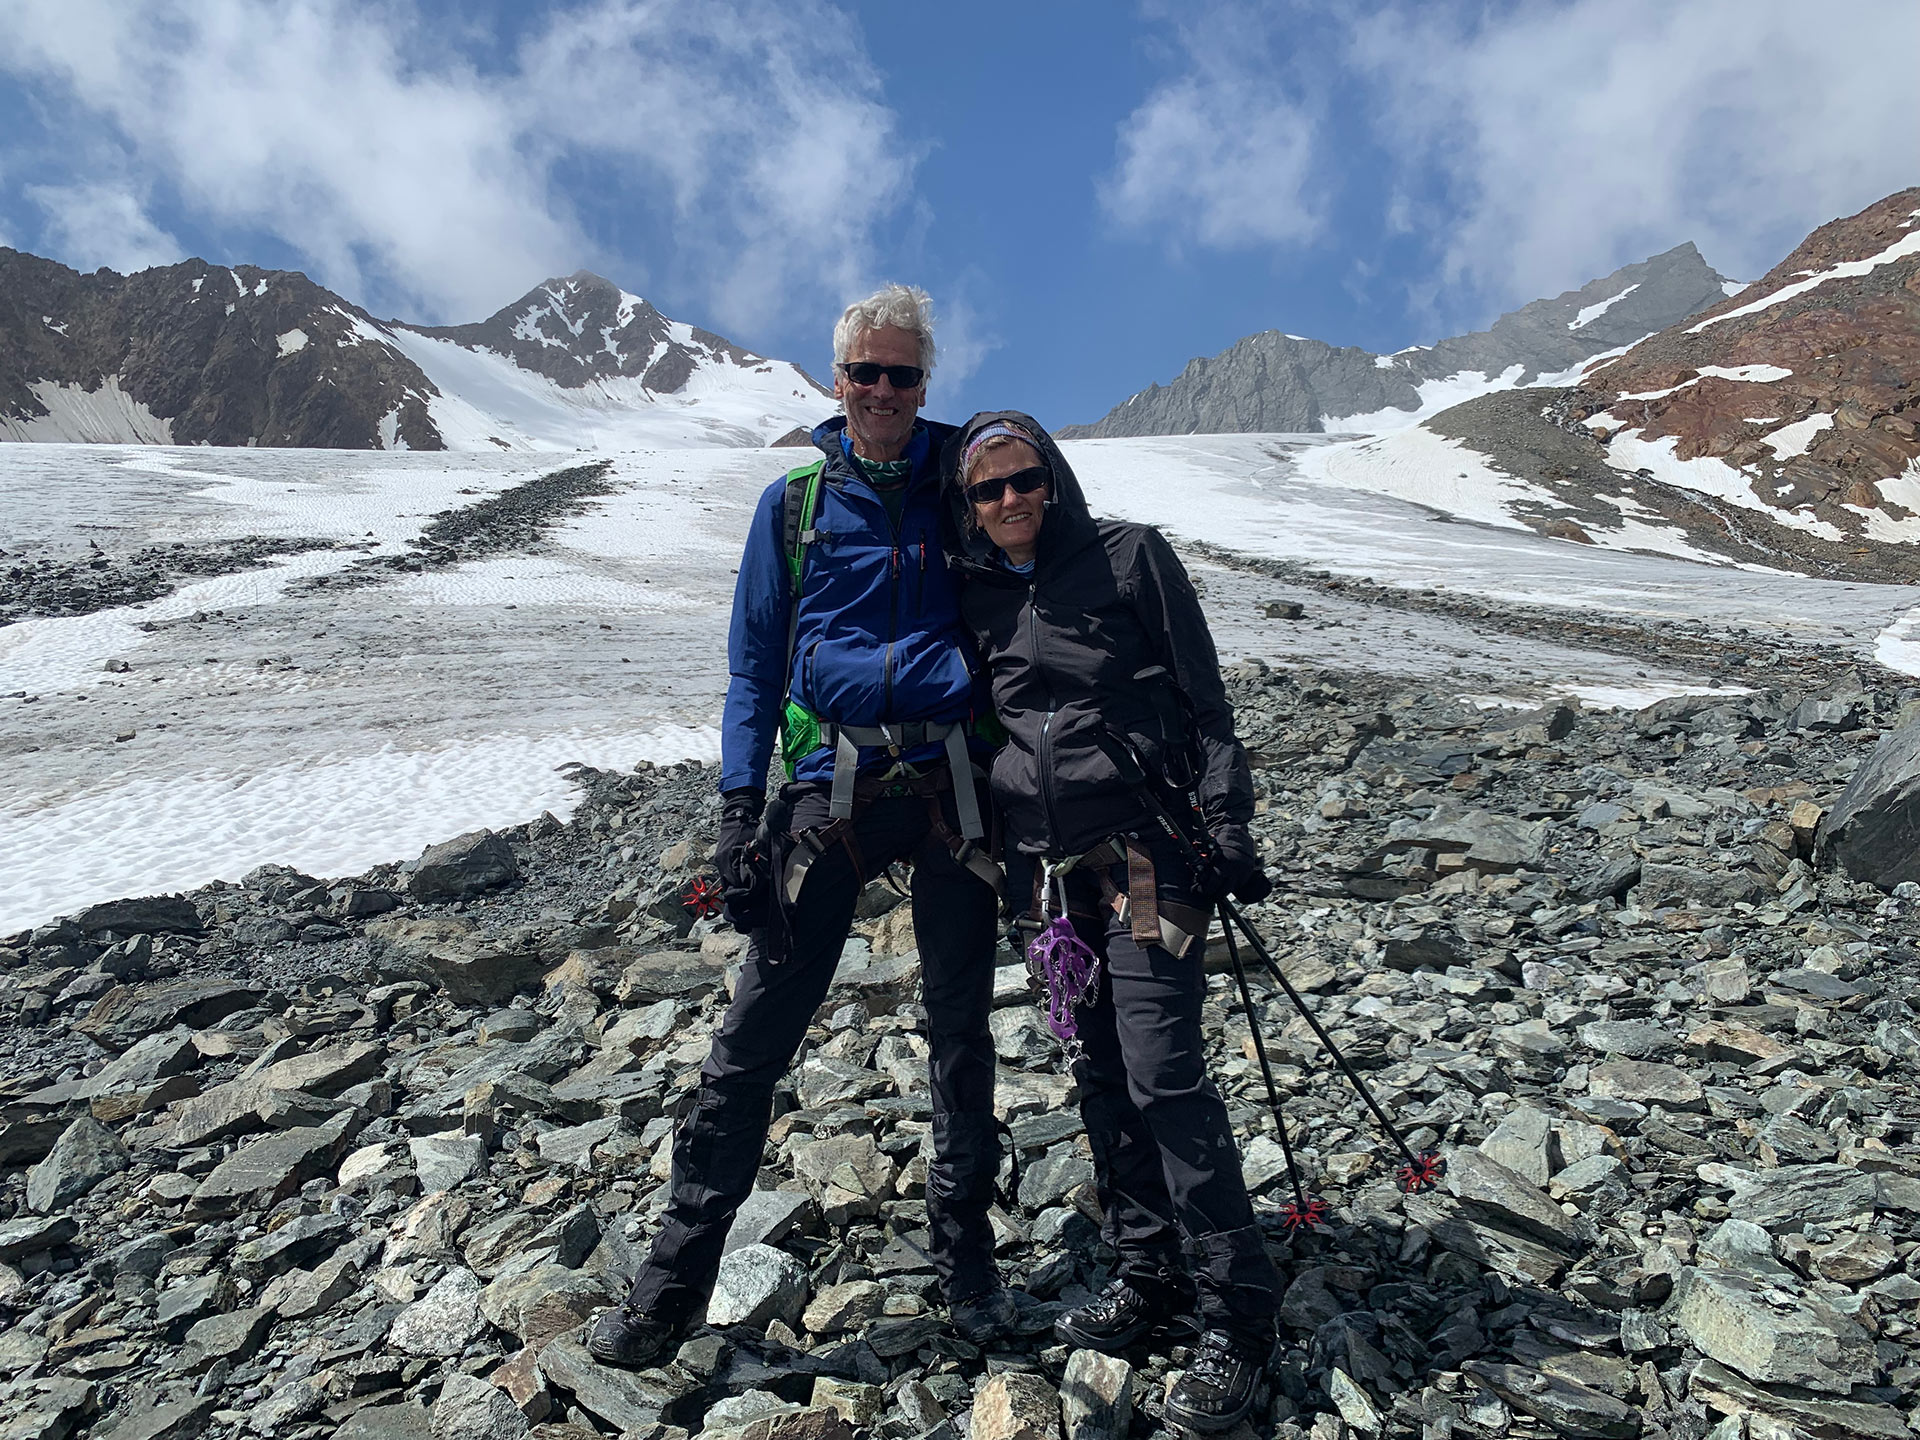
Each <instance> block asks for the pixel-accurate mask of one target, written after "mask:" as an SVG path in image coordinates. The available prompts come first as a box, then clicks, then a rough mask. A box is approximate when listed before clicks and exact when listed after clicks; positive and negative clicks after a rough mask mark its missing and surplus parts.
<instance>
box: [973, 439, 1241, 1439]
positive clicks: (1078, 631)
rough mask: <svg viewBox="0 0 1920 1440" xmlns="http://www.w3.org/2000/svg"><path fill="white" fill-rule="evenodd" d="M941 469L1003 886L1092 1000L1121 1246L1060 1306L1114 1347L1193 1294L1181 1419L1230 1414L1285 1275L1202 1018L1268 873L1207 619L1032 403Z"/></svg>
mask: <svg viewBox="0 0 1920 1440" xmlns="http://www.w3.org/2000/svg"><path fill="white" fill-rule="evenodd" d="M944 469H945V473H946V476H947V479H948V485H949V494H950V496H951V511H950V513H951V519H952V522H953V534H952V535H951V536H950V537H949V547H948V553H949V554H950V555H952V556H954V557H955V560H954V563H955V565H956V566H957V568H958V569H959V570H960V572H961V573H962V575H963V577H964V579H965V582H966V583H965V588H964V592H963V595H962V598H961V611H962V614H963V616H964V617H965V619H966V622H967V624H968V627H969V628H970V629H971V630H972V631H973V632H974V635H975V638H976V639H977V640H978V642H979V644H980V647H981V650H982V653H983V654H984V655H985V657H986V659H987V663H988V665H989V666H990V668H991V671H992V681H993V701H994V707H995V710H996V711H997V712H998V715H999V718H1000V721H1001V723H1002V724H1003V725H1004V726H1005V727H1006V729H1007V742H1006V745H1005V747H1004V748H1003V749H1002V750H1001V751H1000V753H999V754H998V756H997V757H996V758H995V760H994V763H993V777H992V779H993V794H994V799H995V801H996V803H997V804H998V806H999V810H1000V814H1001V816H1002V819H1003V823H1004V825H1005V828H1006V834H1007V850H1008V896H1009V899H1010V900H1011V901H1012V902H1013V904H1014V908H1015V910H1016V911H1018V910H1020V909H1021V908H1023V905H1024V902H1025V901H1026V900H1028V899H1029V898H1030V899H1031V901H1032V905H1033V909H1032V912H1031V913H1030V915H1029V917H1028V921H1029V923H1028V927H1027V933H1032V932H1033V931H1034V930H1035V929H1037V928H1039V927H1041V926H1047V927H1048V928H1047V930H1046V933H1045V935H1044V936H1043V937H1042V945H1043V948H1044V947H1045V946H1052V947H1054V948H1055V949H1056V950H1059V949H1060V947H1061V946H1063V945H1064V946H1065V947H1066V950H1067V951H1071V952H1072V953H1070V954H1067V953H1066V952H1065V951H1063V952H1062V954H1063V955H1064V963H1065V967H1066V971H1067V972H1068V974H1069V975H1070V977H1071V981H1072V982H1073V986H1074V988H1079V986H1080V982H1082V981H1085V982H1086V983H1085V986H1084V989H1082V990H1081V994H1080V996H1079V997H1078V998H1079V1001H1080V1003H1073V1002H1072V1001H1070V1000H1065V1001H1062V1002H1061V1003H1058V1004H1054V1005H1052V1006H1050V1012H1049V1013H1050V1015H1051V1016H1052V1018H1053V1019H1054V1021H1055V1022H1056V1023H1055V1031H1056V1033H1057V1034H1062V1036H1063V1038H1066V1039H1068V1042H1069V1043H1068V1053H1069V1055H1070V1057H1072V1059H1073V1062H1074V1066H1075V1074H1076V1078H1077V1079H1078V1080H1079V1084H1080V1094H1081V1100H1080V1105H1081V1113H1082V1116H1083V1117H1084V1120H1085V1123H1086V1127H1087V1138H1088V1140H1089V1141H1090V1142H1091V1145H1092V1149H1093V1156H1094V1166H1095V1175H1096V1184H1097V1185H1098V1187H1099V1192H1100V1202H1101V1208H1102V1209H1103V1211H1104V1212H1105V1216H1106V1226H1105V1238H1106V1239H1107V1241H1108V1242H1109V1243H1110V1244H1111V1245H1112V1246H1113V1247H1114V1249H1115V1251H1116V1252H1117V1253H1118V1255H1119V1266H1118V1276H1117V1278H1116V1279H1115V1280H1114V1282H1113V1283H1112V1284H1111V1285H1110V1286H1109V1287H1108V1288H1107V1290H1106V1291H1105V1292H1104V1293H1103V1294H1102V1295H1101V1296H1100V1297H1099V1298H1098V1299H1096V1300H1095V1301H1093V1302H1092V1303H1091V1304H1088V1305H1085V1306H1083V1307H1081V1308H1080V1309H1079V1310H1076V1311H1074V1312H1073V1313H1072V1314H1071V1315H1068V1316H1066V1317H1065V1318H1063V1319H1062V1320H1061V1321H1060V1322H1059V1328H1060V1331H1061V1333H1062V1335H1063V1336H1064V1337H1065V1338H1066V1339H1067V1340H1069V1341H1070V1342H1072V1343H1074V1344H1077V1345H1082V1346H1086V1347H1089V1348H1092V1349H1096V1350H1104V1351H1108V1352H1118V1351H1120V1350H1122V1349H1124V1348H1125V1347H1127V1346H1129V1345H1132V1344H1133V1343H1135V1342H1137V1341H1139V1340H1142V1339H1144V1338H1148V1337H1149V1336H1152V1335H1155V1334H1158V1333H1161V1332H1162V1331H1164V1329H1165V1327H1166V1326H1167V1324H1168V1322H1169V1321H1172V1320H1174V1319H1175V1318H1176V1317H1177V1316H1179V1315H1181V1314H1183V1313H1185V1312H1186V1311H1188V1310H1189V1309H1191V1308H1194V1305H1195V1301H1196V1299H1197V1302H1198V1304H1197V1310H1198V1314H1199V1317H1200V1320H1201V1322H1202V1327H1203V1332H1204V1333H1203V1335H1202V1338H1201V1341H1200V1343H1199V1346H1198V1348H1197V1351H1196V1354H1195V1358H1194V1361H1193V1363H1192V1365H1191V1366H1190V1367H1189V1368H1188V1370H1187V1372H1186V1375H1185V1376H1184V1377H1183V1378H1182V1380H1181V1382H1180V1383H1179V1385H1178V1386H1176V1387H1175V1389H1174V1391H1173V1392H1172V1393H1171V1394H1170V1395H1169V1397H1168V1401H1167V1418H1168V1419H1169V1420H1170V1421H1172V1422H1174V1423H1176V1424H1180V1425H1182V1426H1185V1427H1187V1428H1190V1429H1196V1430H1224V1429H1228V1428H1231V1427H1232V1426H1233V1425H1234V1424H1236V1423H1238V1422H1239V1421H1240V1419H1242V1418H1243V1417H1244V1416H1245V1415H1246V1413H1247V1412H1248V1410H1249V1409H1250V1408H1251V1406H1252V1404H1253V1400H1254V1394H1255V1391H1256V1389H1257V1387H1258V1383H1259V1380H1260V1377H1261V1375H1262V1373H1263V1371H1264V1369H1265V1366H1266V1363H1267V1361H1268V1358H1269V1356H1270V1354H1271V1351H1272V1347H1273V1339H1274V1310H1275V1293H1274V1292H1275V1277H1274V1271H1273V1266H1272V1263H1271V1262H1270V1261H1269V1259H1268V1258H1267V1252H1266V1248H1265V1245H1264V1243H1263V1241H1262V1238H1261V1234H1260V1230H1259V1228H1258V1227H1257V1226H1256V1224H1255V1222H1254V1217H1253V1208H1252V1205H1251V1203H1250V1202H1249V1201H1248V1199H1247V1192H1246V1186H1245V1182H1244V1181H1243V1179H1242V1177H1241V1171H1240V1155H1239V1150H1238V1148H1237V1147H1236V1145H1235V1144H1234V1139H1233V1131H1232V1128H1231V1125H1230V1124H1229V1122H1228V1119H1227V1111H1226V1106H1225V1105H1224V1104H1223V1103H1222V1102H1221V1099H1220V1095H1219V1092H1218V1091H1217V1090H1215V1088H1214V1086H1213V1082H1212V1081H1211V1080H1210V1079H1209V1078H1208V1076H1207V1073H1206V1056H1205V1052H1204V1049H1203V1046H1202V1041H1201V1033H1200V1007H1201V1003H1202V1001H1203V1000H1204V999H1205V996H1206V977H1205V973H1204V970H1203V966H1202V957H1203V954H1204V952H1205V949H1206V922H1207V912H1208V907H1209V905H1210V904H1211V902H1212V901H1213V900H1214V899H1215V898H1217V897H1219V896H1221V895H1224V894H1227V893H1229V892H1232V893H1236V894H1239V895H1240V896H1241V897H1242V898H1247V899H1255V898H1259V897H1260V896H1262V895H1264V894H1265V893H1266V888H1265V887H1266V880H1265V877H1264V875H1262V873H1261V869H1260V863H1259V858H1258V851H1257V849H1256V848H1255V846H1254V843H1253V841H1252V838H1251V836H1250V835H1249V834H1248V831H1247V822H1248V821H1249V819H1250V818H1251V817H1252V814H1253V783H1252V777H1251V775H1250V773H1249V771H1248V768H1247V759H1246V754H1245V752H1244V751H1243V750H1242V748H1241V746H1240V742H1239V741H1238V740H1237V739H1236V738H1235V736H1234V733H1233V712H1232V710H1231V708H1230V707H1229V705H1228V703H1227V698H1226V692H1225V688H1224V687H1223V685H1222V684H1221V680H1220V666H1219V660H1218V658H1217V656H1216V654H1215V651H1214V647H1213V638H1212V636H1211V635H1210V634H1209V633H1208V631H1207V624H1206V620H1205V617H1204V616H1203V615H1202V614H1201V611H1200V602H1199V599H1198V598H1197V597H1196V595H1195V594H1194V590H1193V585H1192V582H1191V581H1189V580H1188V578H1187V574H1186V571H1185V570H1184V569H1183V568H1182V566H1181V564H1180V561H1179V560H1178V558H1177V557H1175V555H1174V553H1173V550H1172V548H1171V547H1170V546H1169V545H1168V544H1167V542H1166V540H1165V539H1164V538H1163V537H1162V536H1161V535H1160V533H1159V532H1158V531H1157V530H1154V529H1153V528H1152V527H1151V526H1146V525H1134V524H1127V523H1124V522H1121V521H1114V520H1096V519H1095V518H1094V517H1093V516H1092V515H1091V514H1090V513H1089V512H1088V510H1087V505H1086V500H1085V498H1084V497H1083V496H1082V494H1081V491H1080V486H1079V483H1078V482H1077V481H1076V480H1075V479H1074V476H1073V471H1072V470H1071V469H1070V468H1069V467H1068V465H1067V463H1066V460H1065V459H1064V458H1063V457H1062V456H1061V454H1060V451H1059V449H1058V447H1057V446H1055V445H1054V443H1053V441H1052V439H1051V438H1050V437H1049V436H1048V435H1047V433H1046V431H1045V430H1043V429H1042V428H1041V427H1040V426H1039V425H1038V424H1037V423H1035V422H1034V421H1033V420H1032V419H1031V418H1030V417H1028V416H1026V415H1022V414H1019V413H1017V412H1001V413H988V414H981V415H976V416H975V417H974V418H973V420H972V421H970V422H969V423H968V424H967V425H966V426H965V428H964V429H962V431H961V432H960V433H959V434H958V435H957V436H955V437H954V439H953V440H952V441H951V442H950V443H949V445H948V447H947V450H946V453H945V457H944ZM1136 756H1137V757H1138V759H1139V760H1140V761H1141V762H1144V765H1145V767H1146V769H1147V770H1148V771H1149V772H1151V773H1152V774H1154V775H1156V776H1158V777H1161V778H1162V779H1165V780H1168V781H1169V782H1170V786H1169V789H1168V792H1167V793H1168V795H1169V798H1170V800H1171V801H1172V803H1174V804H1184V803H1185V802H1184V801H1182V800H1179V799H1177V798H1173V797H1174V794H1175V792H1174V791H1173V789H1172V788H1171V787H1172V786H1179V787H1181V788H1183V789H1186V790H1188V791H1189V792H1190V793H1191V794H1192V797H1193V800H1194V802H1195V803H1196V804H1197V806H1198V813H1199V816H1200V818H1201V819H1202V820H1203V821H1204V826H1205V830H1206V837H1207V842H1208V850H1209V852H1210V855H1211V857H1212V858H1211V861H1210V863H1209V864H1208V866H1207V867H1206V868H1207V869H1208V872H1209V873H1206V874H1199V875H1196V874H1194V873H1193V872H1192V867H1190V866H1189V865H1188V864H1187V863H1186V862H1185V861H1184V860H1183V859H1182V852H1181V851H1180V850H1179V849H1178V848H1176V847H1175V846H1174V844H1173V843H1172V842H1171V841H1169V840H1168V839H1167V838H1166V837H1165V836H1164V834H1163V833H1162V832H1161V830H1160V827H1159V824H1158V822H1157V820H1156V818H1155V815H1154V812H1153V811H1152V809H1151V808H1150V807H1149V804H1148V801H1147V798H1146V795H1145V794H1144V793H1143V791H1142V788H1141V786H1140V784H1139V783H1138V775H1137V773H1134V772H1133V765H1132V759H1133V757H1136ZM1063 916H1064V919H1065V923H1064V924H1063V923H1058V922H1061V920H1062V917H1063ZM1069 927H1070V928H1069ZM1073 942H1077V945H1076V944H1075V943H1073ZM1096 957H1097V959H1096ZM1058 970H1059V967H1058V966H1056V979H1058V978H1059V974H1058ZM1055 988H1058V987H1057V986H1056V987H1055ZM1076 1032H1077V1033H1076ZM1183 1240H1184V1242H1185V1249H1186V1250H1187V1252H1188V1254H1189V1255H1191V1257H1192V1264H1191V1267H1189V1265H1188V1264H1186V1263H1183V1259H1182V1255H1181V1250H1182V1243H1181V1242H1182V1241H1183ZM1196 1288H1197V1295H1196Z"/></svg>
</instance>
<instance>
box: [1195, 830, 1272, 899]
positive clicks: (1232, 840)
mask: <svg viewBox="0 0 1920 1440" xmlns="http://www.w3.org/2000/svg"><path fill="white" fill-rule="evenodd" d="M1208 838H1209V839H1211V840H1212V841H1213V866H1212V869H1213V874H1212V875H1210V876H1208V877H1206V882H1207V883H1206V886H1205V888H1206V889H1207V890H1208V892H1209V894H1208V898H1209V899H1211V900H1215V901H1219V900H1224V899H1225V898H1226V897H1227V896H1229V895H1231V896H1232V897H1233V898H1234V899H1236V900H1238V901H1240V902H1241V903H1242V904H1245V905H1251V904H1253V903H1254V902H1256V901H1259V900H1264V899H1266V898H1267V896H1269V895H1271V894H1272V893H1273V882H1272V881H1271V880H1269V879H1268V878H1267V872H1266V869H1265V867H1263V866H1262V865H1261V863H1260V847H1259V846H1258V845H1256V844H1255V843H1254V839H1253V835H1252V833H1251V832H1250V831H1249V830H1248V829H1247V827H1246V826H1244V825H1238V824H1234V823H1232V822H1228V823H1227V824H1224V825H1220V826H1218V827H1216V828H1215V829H1213V830H1211V831H1209V832H1208Z"/></svg>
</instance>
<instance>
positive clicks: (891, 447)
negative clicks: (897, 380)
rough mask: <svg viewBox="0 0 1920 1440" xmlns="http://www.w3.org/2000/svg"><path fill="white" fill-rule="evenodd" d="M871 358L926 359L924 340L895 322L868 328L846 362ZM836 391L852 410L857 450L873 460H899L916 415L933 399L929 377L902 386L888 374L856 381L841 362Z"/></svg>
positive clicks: (880, 361)
mask: <svg viewBox="0 0 1920 1440" xmlns="http://www.w3.org/2000/svg"><path fill="white" fill-rule="evenodd" d="M861 361H868V362H871V363H872V364H875V365H912V366H916V367H917V366H918V365H919V364H920V342H919V340H917V339H916V338H915V337H914V336H913V335H911V334H909V333H908V332H907V331H905V330H899V329H896V328H894V327H893V326H891V325H889V326H887V327H886V328H885V329H882V330H862V331H861V332H860V333H859V334H858V335H856V336H854V338H853V345H852V346H851V347H850V349H849V350H848V353H847V358H846V360H845V361H844V362H843V363H845V364H849V365H853V364H858V363H860V362H861ZM833 394H834V398H835V399H837V400H838V401H839V402H840V404H841V405H842V406H843V407H844V408H845V410H846V412H847V429H848V430H849V431H851V432H852V434H853V450H854V453H855V454H856V455H859V456H861V457H862V458H863V459H867V460H898V459H899V458H900V455H901V453H902V452H903V451H904V450H905V449H906V448H907V441H908V439H909V438H910V437H911V436H912V434H913V422H914V419H915V418H916V417H917V416H918V415H919V414H920V407H921V406H922V405H924V404H926V403H927V382H926V380H925V379H924V378H923V379H922V380H921V382H920V383H919V384H918V385H916V386H914V387H913V389H911V390H896V389H894V388H893V382H892V381H890V380H888V379H887V377H886V376H885V375H882V376H881V377H880V378H879V379H878V380H876V381H874V383H873V384H871V385H856V384H854V383H853V381H851V380H849V379H848V378H847V375H846V372H845V371H844V370H841V369H840V368H839V367H838V366H836V367H835V368H834V372H833Z"/></svg>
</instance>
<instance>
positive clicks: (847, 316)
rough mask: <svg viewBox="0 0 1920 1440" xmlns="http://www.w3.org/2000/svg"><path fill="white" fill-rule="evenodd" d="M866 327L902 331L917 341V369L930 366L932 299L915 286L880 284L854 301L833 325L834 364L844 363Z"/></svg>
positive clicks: (931, 365)
mask: <svg viewBox="0 0 1920 1440" xmlns="http://www.w3.org/2000/svg"><path fill="white" fill-rule="evenodd" d="M867 330H905V331H906V332H907V333H908V334H909V335H911V336H913V337H914V339H916V340H918V341H919V342H920V368H921V369H922V370H927V371H931V370H932V369H933V301H932V300H931V299H929V298H928V296H927V292H926V291H924V290H922V289H921V288H920V287H919V286H917V285H882V286H881V287H880V288H879V289H878V290H876V291H874V292H873V294H871V295H869V296H868V297H867V298H866V299H864V300H856V301H855V302H854V303H853V304H851V305H849V306H847V308H846V309H845V310H843V311H842V312H841V314H840V323H839V324H837V325H835V326H834V327H833V363H834V364H836V365H844V364H845V363H846V359H847V357H848V356H849V355H851V354H852V353H853V342H854V341H856V340H858V339H859V338H860V336H861V333H862V332H863V331H867Z"/></svg>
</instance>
